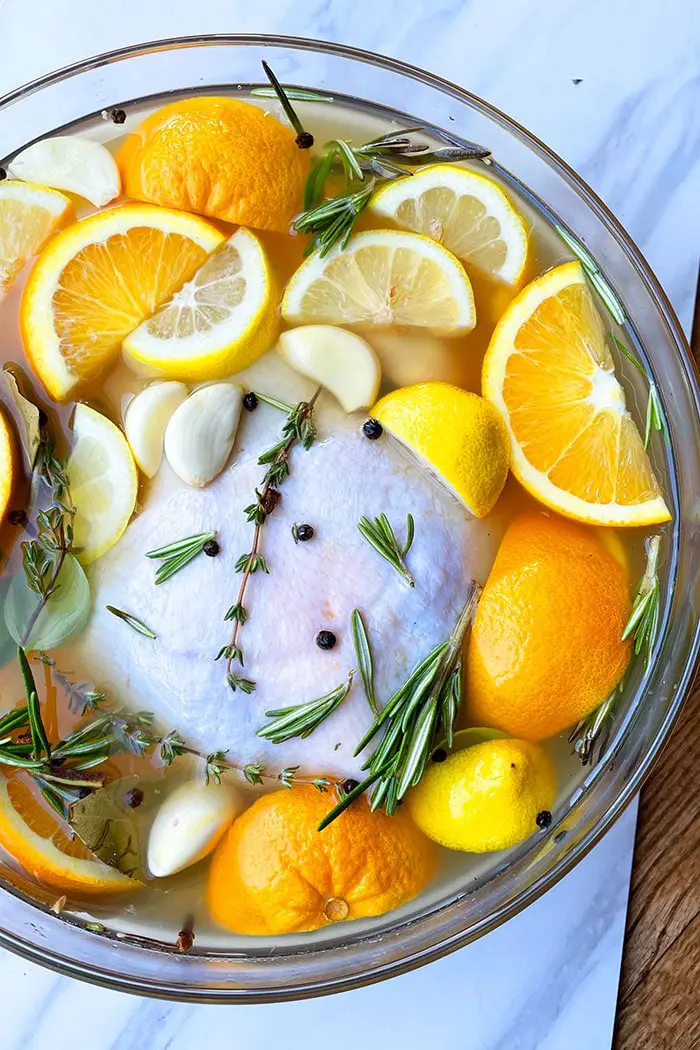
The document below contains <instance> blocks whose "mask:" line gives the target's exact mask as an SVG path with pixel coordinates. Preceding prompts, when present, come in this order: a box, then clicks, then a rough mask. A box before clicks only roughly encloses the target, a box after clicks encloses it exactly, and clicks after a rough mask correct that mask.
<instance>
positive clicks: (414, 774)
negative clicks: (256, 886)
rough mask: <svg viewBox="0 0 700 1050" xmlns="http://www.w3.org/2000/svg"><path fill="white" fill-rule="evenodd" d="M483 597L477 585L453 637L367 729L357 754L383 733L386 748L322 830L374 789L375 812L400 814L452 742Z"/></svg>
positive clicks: (374, 756)
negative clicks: (470, 633) (438, 750)
mask: <svg viewBox="0 0 700 1050" xmlns="http://www.w3.org/2000/svg"><path fill="white" fill-rule="evenodd" d="M478 594H479V588H478V587H477V586H476V584H472V590H471V593H470V595H469V598H468V600H467V603H466V605H465V606H464V609H463V610H462V613H461V615H460V617H459V619H458V621H457V623H456V625H455V628H454V630H453V632H452V634H451V635H450V637H449V638H448V639H447V641H445V642H442V643H441V644H440V645H438V646H436V647H435V648H434V649H433V650H432V652H430V653H429V654H428V655H427V656H426V657H425V659H423V660H422V661H421V662H420V663H419V664H418V666H417V667H416V668H415V670H414V671H413V672H412V673H411V675H409V677H408V679H407V680H406V681H405V682H404V684H403V685H402V686H401V687H400V688H399V689H398V690H397V691H396V692H395V693H394V695H393V696H392V697H391V699H390V700H389V702H388V703H387V704H386V706H385V708H384V710H383V711H382V712H381V714H380V715H379V716H378V717H377V718H376V719H375V720H374V722H373V723H372V725H371V726H370V728H369V729H368V730H367V732H366V733H365V735H364V736H363V738H362V740H361V741H360V743H359V744H358V745H357V748H356V749H355V754H356V755H358V754H359V753H360V752H361V751H363V750H364V748H365V747H366V746H367V745H368V744H369V742H370V741H371V740H372V739H374V737H375V736H376V734H377V733H378V732H379V730H380V729H382V728H384V729H385V730H386V732H385V734H384V737H383V739H382V741H381V743H380V744H379V745H378V747H377V748H376V750H375V751H374V752H373V754H372V755H371V756H370V757H369V758H368V759H367V761H366V762H365V763H364V764H363V766H362V768H363V769H365V770H367V771H368V772H367V776H366V777H365V779H364V780H363V781H361V782H360V783H359V784H358V785H357V786H356V787H355V788H353V790H352V791H350V792H348V793H347V794H346V795H344V796H343V797H342V798H341V799H340V801H339V802H338V804H337V805H336V806H334V807H333V809H331V810H330V811H329V812H328V813H327V814H326V816H325V817H324V819H323V820H322V821H321V823H320V824H319V827H318V830H319V831H322V830H323V829H324V828H325V827H327V826H328V825H329V824H330V823H331V822H332V821H334V820H335V819H336V817H338V816H340V814H341V813H342V812H343V810H345V809H347V807H348V806H349V805H351V804H352V803H353V802H354V801H355V799H356V798H359V796H360V795H362V794H363V793H364V792H365V791H367V789H368V788H370V787H374V790H373V792H372V797H371V803H370V804H371V808H372V809H373V810H375V809H379V808H380V807H383V808H384V810H385V811H386V813H387V814H389V815H392V814H393V813H395V812H396V807H397V805H398V803H399V802H400V801H401V800H402V799H403V797H404V796H405V794H406V792H407V791H408V790H409V788H410V787H414V786H415V785H416V784H417V783H418V782H419V781H420V779H421V777H422V776H423V772H424V770H425V766H426V763H427V761H428V759H429V757H430V755H431V754H432V752H433V750H434V749H435V746H436V743H437V741H438V740H439V739H440V738H441V736H442V737H447V738H449V737H450V734H451V731H452V725H453V722H454V717H455V714H456V711H457V707H458V705H459V702H460V699H461V661H462V643H463V640H464V635H465V632H466V630H467V628H468V626H469V624H470V623H471V620H472V615H473V612H474V608H475V606H476V602H477V600H478Z"/></svg>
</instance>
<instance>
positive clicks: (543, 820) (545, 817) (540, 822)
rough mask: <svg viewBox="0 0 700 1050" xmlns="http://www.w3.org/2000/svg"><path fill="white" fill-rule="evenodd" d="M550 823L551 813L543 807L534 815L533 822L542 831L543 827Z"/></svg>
mask: <svg viewBox="0 0 700 1050" xmlns="http://www.w3.org/2000/svg"><path fill="white" fill-rule="evenodd" d="M551 823H552V814H551V813H550V812H549V810H548V809H543V810H542V812H541V813H538V814H537V816H536V817H535V824H536V825H537V827H538V828H541V829H542V831H544V830H545V828H548V827H549V825H550V824H551Z"/></svg>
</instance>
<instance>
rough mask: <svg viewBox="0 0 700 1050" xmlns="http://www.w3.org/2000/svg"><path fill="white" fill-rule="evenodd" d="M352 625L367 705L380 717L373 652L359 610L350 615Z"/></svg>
mask: <svg viewBox="0 0 700 1050" xmlns="http://www.w3.org/2000/svg"><path fill="white" fill-rule="evenodd" d="M350 624H351V627H352V637H353V641H354V643H355V655H356V656H357V666H358V668H359V671H360V677H361V678H362V684H363V686H364V689H365V696H366V697H367V703H368V704H369V706H370V708H371V710H372V713H373V714H374V715H378V714H379V708H378V706H377V698H376V696H375V694H374V664H373V662H372V650H371V649H370V645H369V635H368V634H367V626H366V624H365V621H364V620H363V618H362V613H361V612H360V610H359V609H353V611H352V613H351V615H350Z"/></svg>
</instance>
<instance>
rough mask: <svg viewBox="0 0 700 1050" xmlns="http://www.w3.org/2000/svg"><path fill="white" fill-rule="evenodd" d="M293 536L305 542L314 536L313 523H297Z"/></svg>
mask: <svg viewBox="0 0 700 1050" xmlns="http://www.w3.org/2000/svg"><path fill="white" fill-rule="evenodd" d="M295 538H296V539H297V540H300V541H301V542H302V543H306V542H307V541H308V540H312V539H313V538H314V527H313V525H306V524H304V525H297V528H296V533H295Z"/></svg>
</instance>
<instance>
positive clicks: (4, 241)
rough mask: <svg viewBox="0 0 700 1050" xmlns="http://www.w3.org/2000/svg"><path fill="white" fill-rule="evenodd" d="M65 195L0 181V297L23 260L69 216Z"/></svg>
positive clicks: (69, 203) (24, 184) (7, 289)
mask: <svg viewBox="0 0 700 1050" xmlns="http://www.w3.org/2000/svg"><path fill="white" fill-rule="evenodd" d="M73 217H74V216H73V205H72V204H71V202H70V200H69V199H68V197H66V196H64V194H62V193H58V192H57V191H56V190H48V189H46V187H45V186H33V185H30V184H29V183H28V182H15V181H14V180H12V179H10V180H9V181H6V182H0V299H2V297H3V295H5V294H6V293H7V292H9V290H10V288H11V287H12V285H13V283H14V280H15V278H16V276H17V274H18V273H19V272H20V270H21V269H22V267H23V266H24V264H25V263H26V261H27V259H29V258H30V256H32V255H36V253H37V252H38V251H40V250H41V248H43V246H44V244H45V243H46V241H47V240H48V239H49V237H50V236H51V235H52V234H53V233H55V231H56V230H57V229H59V228H60V227H61V226H65V224H66V223H68V222H70V220H71V219H72V218H73Z"/></svg>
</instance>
